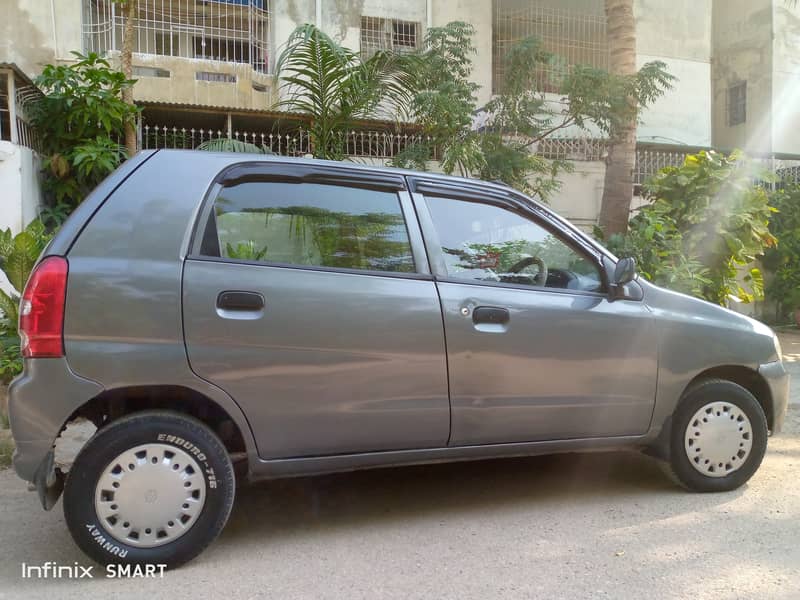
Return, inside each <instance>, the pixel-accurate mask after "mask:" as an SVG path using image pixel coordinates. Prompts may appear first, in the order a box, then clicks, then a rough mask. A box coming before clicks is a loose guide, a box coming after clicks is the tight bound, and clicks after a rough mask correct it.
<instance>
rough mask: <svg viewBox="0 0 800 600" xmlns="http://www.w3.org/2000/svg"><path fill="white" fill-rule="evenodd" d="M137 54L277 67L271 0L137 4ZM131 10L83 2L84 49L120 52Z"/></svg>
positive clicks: (140, 0) (103, 1)
mask: <svg viewBox="0 0 800 600" xmlns="http://www.w3.org/2000/svg"><path fill="white" fill-rule="evenodd" d="M134 1H135V2H136V19H135V22H134V31H135V34H136V35H135V38H134V42H133V51H134V52H137V53H141V54H151V55H160V56H173V57H178V58H193V59H205V60H214V61H222V62H234V63H247V64H250V65H251V66H252V67H253V69H254V70H255V71H258V72H260V73H268V72H269V70H270V67H271V57H270V40H269V7H268V4H267V2H268V0H202V1H197V0H134ZM124 10H125V8H124V7H123V6H121V5H118V4H117V3H116V2H114V0H83V46H84V50H85V51H87V52H96V53H98V54H105V53H107V52H109V51H113V50H120V49H121V47H122V31H123V28H124V25H125V17H124V15H123V13H124Z"/></svg>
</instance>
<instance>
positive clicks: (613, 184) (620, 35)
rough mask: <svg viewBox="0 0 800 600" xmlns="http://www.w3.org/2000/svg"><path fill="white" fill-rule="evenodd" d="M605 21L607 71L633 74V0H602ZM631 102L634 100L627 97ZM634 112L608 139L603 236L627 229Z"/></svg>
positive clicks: (634, 156) (634, 57) (631, 185)
mask: <svg viewBox="0 0 800 600" xmlns="http://www.w3.org/2000/svg"><path fill="white" fill-rule="evenodd" d="M605 9H606V19H607V22H608V45H609V59H610V61H609V71H611V73H612V74H614V75H622V76H631V75H635V74H636V21H635V19H634V16H633V0H605ZM628 101H629V102H630V103H631V104H632V105H635V104H636V99H635V98H633V97H631V98H629V100H628ZM636 119H637V117H636V111H635V110H632V111H631V117H630V118H629V119H628V120H627V121H626V122H625V123H623V124H622V125H621V127H619V128H618V129H617V130H616V131H615V134H614V135H613V137H612V138H611V144H610V146H609V149H608V157H607V158H606V175H605V182H604V184H603V201H602V204H601V207H600V227H601V229H602V230H603V232H604V234H605V235H606V236H608V235H612V234H614V233H624V232H625V231H627V229H628V219H629V217H630V209H631V200H632V199H633V169H634V164H635V162H636Z"/></svg>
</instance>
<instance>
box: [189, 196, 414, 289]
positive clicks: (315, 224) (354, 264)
mask: <svg viewBox="0 0 800 600" xmlns="http://www.w3.org/2000/svg"><path fill="white" fill-rule="evenodd" d="M201 253H202V254H205V255H211V256H221V257H223V258H230V259H238V260H243V261H255V262H264V263H279V264H288V265H298V266H319V267H333V268H343V269H364V270H371V271H389V272H399V273H410V272H413V271H414V270H415V267H414V260H413V258H412V255H411V244H410V242H409V238H408V231H407V229H406V224H405V220H404V219H403V213H402V211H401V209H400V201H399V199H398V197H397V194H395V193H393V192H381V191H375V190H368V189H362V188H350V187H341V186H336V185H326V184H312V183H302V184H296V183H282V182H245V183H240V184H238V185H233V186H230V187H225V188H223V189H222V191H221V192H220V194H219V197H218V198H217V199H216V201H215V202H214V209H213V213H212V215H211V216H210V218H209V223H208V230H207V231H206V233H205V235H204V238H203V244H202V249H201Z"/></svg>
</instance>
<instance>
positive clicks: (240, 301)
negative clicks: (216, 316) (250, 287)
mask: <svg viewBox="0 0 800 600" xmlns="http://www.w3.org/2000/svg"><path fill="white" fill-rule="evenodd" d="M217 308H221V309H223V310H247V311H255V310H261V309H263V308H264V296H262V295H261V294H259V293H258V292H240V291H235V290H231V291H227V292H220V294H219V296H217Z"/></svg>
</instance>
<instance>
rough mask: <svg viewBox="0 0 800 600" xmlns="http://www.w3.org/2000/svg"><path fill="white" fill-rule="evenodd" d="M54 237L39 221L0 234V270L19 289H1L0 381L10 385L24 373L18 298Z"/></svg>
mask: <svg viewBox="0 0 800 600" xmlns="http://www.w3.org/2000/svg"><path fill="white" fill-rule="evenodd" d="M51 238H52V234H51V233H48V231H47V230H46V229H45V226H44V224H43V223H42V222H41V221H40V220H38V219H37V220H34V221H32V222H31V224H30V225H28V227H27V228H26V229H25V230H24V231H21V232H20V233H18V234H17V235H12V233H11V230H10V229H6V230H3V231H0V269H2V270H3V272H4V273H5V275H6V277H7V278H8V281H9V283H10V284H11V285H12V286H13V287H14V289H15V290H16V291H15V292H12V293H10V294H9V293H6V292H5V291H3V290H0V381H4V382H7V381H9V380H10V379H11V378H12V377H13V376H14V375H16V374H17V373H20V372H21V371H22V357H21V356H20V342H19V331H18V330H17V322H18V320H19V313H18V307H19V298H20V295H21V293H22V290H23V288H24V287H25V283H26V282H27V281H28V277H30V274H31V271H32V270H33V267H34V265H35V264H36V261H37V260H38V258H39V255H40V254H41V253H42V251H43V250H44V248H45V246H47V244H48V242H49V241H50V239H51Z"/></svg>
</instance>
